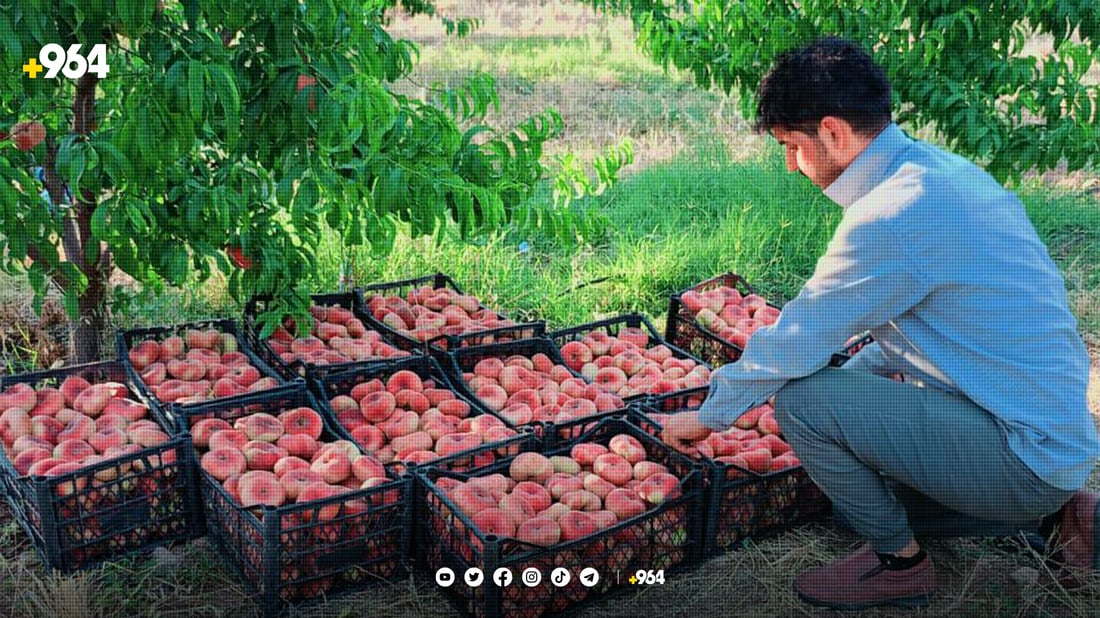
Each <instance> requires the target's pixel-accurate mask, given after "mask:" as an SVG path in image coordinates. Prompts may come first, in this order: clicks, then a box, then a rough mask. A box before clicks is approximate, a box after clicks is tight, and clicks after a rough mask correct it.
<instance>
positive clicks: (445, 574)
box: [435, 567, 600, 588]
mask: <svg viewBox="0 0 1100 618" xmlns="http://www.w3.org/2000/svg"><path fill="white" fill-rule="evenodd" d="M462 579H463V581H465V582H466V585H467V586H470V587H471V588H477V587H478V586H480V585H481V584H483V583H484V582H485V573H484V572H483V571H482V570H481V569H479V568H477V567H472V568H469V569H466V572H465V573H464V574H463V577H462ZM572 580H573V574H572V573H570V572H569V569H566V568H565V567H558V568H556V569H554V570H553V571H551V572H550V582H551V583H553V584H554V585H555V586H557V587H558V588H564V587H565V586H568V585H569V582H570V581H572ZM520 581H521V582H522V583H523V585H525V586H527V587H528V588H534V587H535V586H538V585H539V584H541V583H542V571H539V570H538V569H536V568H534V567H530V568H527V569H524V570H523V573H522V574H521V575H520ZM492 582H493V583H494V584H496V585H497V586H499V587H501V588H504V587H506V586H511V585H512V570H511V569H509V568H507V567H501V568H499V569H497V570H495V571H493V579H492ZM580 582H581V585H582V586H584V587H586V588H591V587H593V586H595V585H596V584H598V583H600V573H599V571H597V570H596V569H593V568H592V567H587V568H585V569H582V570H581V574H580ZM435 583H436V584H438V585H440V586H442V587H443V588H449V587H450V586H451V585H452V584H454V583H455V572H454V570H453V569H451V568H449V567H443V568H441V569H439V570H438V571H436V572H435Z"/></svg>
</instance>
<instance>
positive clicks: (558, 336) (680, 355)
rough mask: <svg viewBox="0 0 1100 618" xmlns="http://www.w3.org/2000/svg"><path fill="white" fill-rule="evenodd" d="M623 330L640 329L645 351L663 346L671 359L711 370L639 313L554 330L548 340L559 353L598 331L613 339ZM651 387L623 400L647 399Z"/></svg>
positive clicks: (674, 390) (708, 365)
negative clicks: (663, 334) (645, 336)
mask: <svg viewBox="0 0 1100 618" xmlns="http://www.w3.org/2000/svg"><path fill="white" fill-rule="evenodd" d="M624 328H640V329H642V330H643V331H644V332H645V333H646V335H647V336H648V337H649V343H648V344H647V345H646V346H645V349H646V350H650V349H652V348H656V347H658V346H661V345H663V346H665V347H667V348H668V349H669V351H670V352H671V353H672V355H671V357H672V358H676V359H680V360H685V359H686V360H690V361H693V362H695V363H697V364H699V365H702V366H703V367H706V368H707V370H708V371H709V370H710V369H711V366H710V364H708V363H707V362H705V361H703V360H702V359H699V358H697V357H695V356H693V355H691V354H690V353H688V352H686V351H684V350H681V349H680V348H678V347H676V346H674V345H672V344H671V343H669V342H667V341H665V340H664V338H662V337H661V335H660V333H658V332H657V329H656V328H654V326H653V324H652V323H651V322H650V321H649V320H648V319H647V318H646V317H645V316H644V315H642V314H640V313H628V314H624V315H620V316H616V317H613V318H607V319H605V320H599V321H596V322H589V323H587V324H581V325H579V326H572V327H569V328H563V329H561V330H556V331H554V332H552V333H550V335H549V336H550V339H552V340H553V341H554V343H555V344H556V345H557V346H558V350H559V352H560V351H561V347H562V346H563V345H565V344H566V343H568V342H570V341H580V340H582V339H584V337H585V336H587V335H589V334H590V333H593V332H596V331H599V332H604V333H607V334H608V335H611V336H613V337H615V336H618V334H619V332H621V331H622V330H623V329H624ZM647 360H650V361H651V362H652V359H647ZM709 383H710V379H709V375H708V377H707V380H706V382H704V384H709ZM653 386H654V384H650V385H649V387H650V392H641V393H637V394H634V395H630V396H628V397H624V398H623V399H624V400H625V401H627V402H633V401H641V400H644V399H647V398H648V397H650V396H651V395H653V394H654V393H653V392H652V387H653ZM689 388H691V387H689ZM681 390H687V389H686V388H677V389H673V390H670V391H666V392H678V391H681Z"/></svg>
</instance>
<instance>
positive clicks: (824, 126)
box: [817, 116, 855, 153]
mask: <svg viewBox="0 0 1100 618" xmlns="http://www.w3.org/2000/svg"><path fill="white" fill-rule="evenodd" d="M817 137H818V139H820V140H821V142H822V143H823V144H825V147H826V149H827V150H828V151H831V152H838V153H842V152H845V151H846V150H848V149H849V148H850V147H851V145H852V140H853V138H854V137H855V134H854V133H853V131H852V125H850V124H848V121H847V120H844V119H843V118H838V117H836V116H825V117H824V118H822V119H821V122H820V123H818V125H817Z"/></svg>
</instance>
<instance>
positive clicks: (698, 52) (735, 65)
mask: <svg viewBox="0 0 1100 618" xmlns="http://www.w3.org/2000/svg"><path fill="white" fill-rule="evenodd" d="M581 2H583V3H584V4H588V5H591V6H594V7H596V8H597V9H600V10H606V11H611V12H616V13H620V14H624V15H629V16H630V18H631V19H632V21H633V25H634V30H635V33H636V35H637V44H638V46H639V47H640V48H641V49H642V50H643V51H644V52H645V53H646V55H648V56H649V57H650V58H651V59H653V60H654V61H656V62H658V63H660V64H661V65H663V66H664V67H665V68H666V69H667V68H668V67H670V66H675V67H676V68H678V69H682V70H685V71H688V72H690V73H691V74H692V75H693V76H694V77H695V80H696V82H697V83H698V84H699V85H700V86H701V87H704V88H716V89H719V90H721V91H724V92H726V93H730V92H734V91H736V92H737V93H739V94H740V95H741V104H742V107H743V109H742V111H743V113H744V115H745V116H746V117H750V116H751V112H752V105H753V100H752V99H753V97H752V95H753V93H754V92H755V90H756V87H757V85H758V84H759V83H760V78H761V77H763V74H764V71H766V70H767V68H768V67H769V66H770V64H771V60H772V59H773V58H774V57H775V56H776V54H778V53H779V52H782V51H785V50H787V49H790V48H792V47H796V46H798V45H802V44H806V43H808V42H810V41H811V40H812V39H814V38H816V37H819V36H823V35H838V36H843V37H846V38H849V39H852V40H854V41H857V42H859V43H861V44H862V45H863V46H864V48H865V49H867V50H868V51H870V52H871V53H872V55H873V56H874V58H875V60H876V61H877V62H879V63H880V64H881V65H882V66H883V67H884V68H885V69H886V71H887V74H888V76H889V78H890V82H891V85H892V86H893V88H894V94H895V98H896V105H895V110H896V118H897V119H898V120H899V121H901V122H907V123H912V125H914V126H931V127H934V128H935V130H937V131H939V132H940V133H941V134H942V135H943V136H944V137H945V138H946V140H947V142H948V144H949V145H950V146H951V147H952V148H953V149H955V150H956V151H958V152H960V153H962V154H966V155H969V156H972V157H976V158H978V159H980V160H981V161H982V162H983V163H984V164H985V165H986V166H987V169H989V171H990V172H991V173H992V174H993V175H994V176H997V177H998V178H1000V179H1006V178H1013V177H1016V178H1018V177H1019V175H1020V174H1021V173H1022V172H1024V171H1027V170H1039V171H1043V170H1049V169H1052V168H1055V167H1056V166H1058V165H1059V164H1065V165H1066V167H1067V168H1068V169H1070V170H1076V169H1082V168H1086V167H1089V166H1094V165H1096V164H1097V163H1098V162H1100V132H1098V131H1097V126H1098V124H1097V120H1098V111H1097V108H1098V106H1100V100H1098V99H1100V84H1098V83H1097V82H1098V81H1100V80H1097V79H1096V78H1095V77H1094V76H1092V77H1091V78H1090V76H1089V75H1088V74H1089V69H1090V67H1092V66H1094V65H1096V64H1100V62H1098V61H1100V3H1097V2H1096V0H1057V1H1052V0H977V1H974V0H929V1H925V2H910V1H908V0H882V1H880V2H873V3H866V2H839V3H838V2H833V1H826V0H739V1H733V2H731V1H728V0H581ZM1044 39H1046V40H1049V41H1050V42H1051V43H1052V47H1053V49H1052V53H1050V54H1048V55H1045V56H1043V57H1039V56H1037V55H1036V54H1035V53H1033V51H1034V50H1037V49H1041V48H1042V46H1041V45H1037V44H1036V43H1038V42H1040V41H1042V40H1044Z"/></svg>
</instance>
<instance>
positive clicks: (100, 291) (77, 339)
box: [69, 272, 110, 364]
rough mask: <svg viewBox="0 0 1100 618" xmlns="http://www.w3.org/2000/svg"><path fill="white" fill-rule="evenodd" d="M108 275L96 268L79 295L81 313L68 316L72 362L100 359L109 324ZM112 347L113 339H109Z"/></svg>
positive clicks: (88, 361)
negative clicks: (74, 316) (85, 287)
mask: <svg viewBox="0 0 1100 618" xmlns="http://www.w3.org/2000/svg"><path fill="white" fill-rule="evenodd" d="M106 301H107V278H106V277H105V276H103V273H101V272H97V273H95V274H94V275H93V277H91V278H90V279H89V280H88V288H87V289H86V290H85V291H84V294H82V295H81V296H80V301H79V303H78V306H79V308H80V315H79V317H77V319H75V320H72V319H70V320H69V361H70V362H71V363H73V364H82V363H90V362H93V361H97V360H100V358H101V357H102V352H103V343H104V341H103V337H104V334H105V331H106V328H107V302H106ZM107 345H108V348H107V349H108V350H110V347H109V346H110V342H107Z"/></svg>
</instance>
